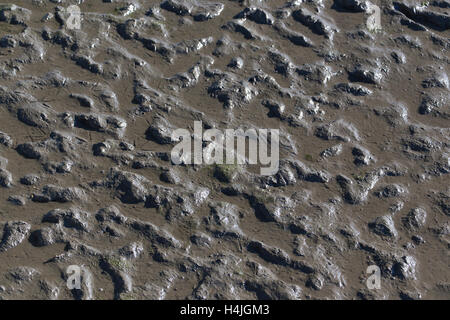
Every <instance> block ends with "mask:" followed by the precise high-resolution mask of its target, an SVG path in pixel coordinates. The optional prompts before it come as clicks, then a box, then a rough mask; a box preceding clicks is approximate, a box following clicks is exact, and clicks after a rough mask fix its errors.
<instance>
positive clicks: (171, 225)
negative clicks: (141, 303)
mask: <svg viewBox="0 0 450 320" xmlns="http://www.w3.org/2000/svg"><path fill="white" fill-rule="evenodd" d="M13 2H14V3H10V4H2V5H0V73H1V80H0V299H433V298H438V299H449V298H450V272H449V255H448V253H449V246H450V242H449V241H450V224H449V216H450V186H449V176H448V174H449V172H450V160H449V156H450V107H449V106H450V103H449V97H450V95H449V79H448V71H449V57H450V56H449V50H450V39H449V36H450V33H449V29H450V15H449V12H450V9H449V6H450V3H449V2H448V1H447V0H436V1H427V2H421V1H412V2H406V1H404V0H399V1H384V0H383V1H381V2H373V4H375V5H377V6H379V7H380V8H381V26H382V28H381V29H380V30H368V29H367V27H366V20H367V18H368V16H369V13H368V7H369V6H368V3H367V2H366V1H362V0H335V1H330V0H323V1H322V0H310V1H301V0H300V1H297V0H296V1H290V2H286V0H283V1H279V0H270V1H269V0H267V1H231V0H230V1H226V0H218V1H206V0H164V1H146V0H129V1H128V2H125V1H116V0H103V1H101V0H86V1H83V0H78V1H69V0H16V1H13ZM73 4H76V5H78V6H79V8H80V9H81V18H82V20H81V28H80V29H71V28H69V27H68V26H70V25H71V23H72V22H71V21H70V19H71V17H70V15H68V13H67V11H66V10H65V8H66V7H67V6H69V5H73ZM194 121H202V123H203V126H204V129H207V128H218V129H221V130H224V129H227V128H232V129H238V128H242V129H249V128H256V129H257V128H276V129H279V130H280V170H279V171H278V173H277V174H275V175H273V176H262V175H260V174H259V170H258V168H257V167H255V166H250V165H246V166H244V165H195V166H194V165H173V164H172V163H171V161H170V151H171V149H172V148H173V146H174V144H175V143H176V141H173V140H172V137H171V132H172V130H174V129H176V128H187V129H190V130H193V125H194ZM205 143H206V142H205ZM71 265H76V266H80V268H81V271H82V273H81V275H82V277H81V288H80V289H72V290H71V289H69V288H68V287H67V285H66V281H67V280H68V274H67V273H66V270H67V268H68V267H69V266H71ZM371 265H377V266H378V267H379V268H380V270H381V289H378V290H370V289H368V288H367V286H366V281H367V279H368V277H369V276H370V274H367V273H366V270H367V267H368V266H371Z"/></svg>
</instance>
